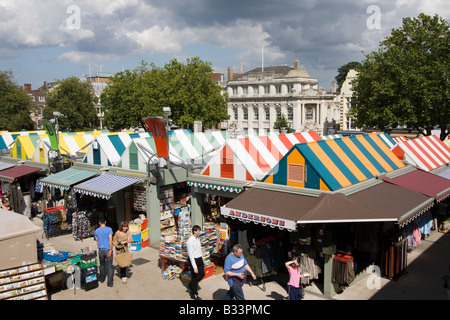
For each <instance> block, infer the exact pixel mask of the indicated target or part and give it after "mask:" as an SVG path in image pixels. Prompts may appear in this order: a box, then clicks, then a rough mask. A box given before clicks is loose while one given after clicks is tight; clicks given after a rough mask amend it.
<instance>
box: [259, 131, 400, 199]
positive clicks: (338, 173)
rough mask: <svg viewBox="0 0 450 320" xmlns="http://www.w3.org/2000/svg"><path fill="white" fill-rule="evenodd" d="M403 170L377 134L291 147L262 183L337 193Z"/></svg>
mask: <svg viewBox="0 0 450 320" xmlns="http://www.w3.org/2000/svg"><path fill="white" fill-rule="evenodd" d="M402 167H404V164H403V163H402V162H401V161H400V160H399V159H398V158H397V157H396V156H395V154H394V153H393V152H392V151H391V150H390V149H389V147H388V146H387V145H386V143H385V142H384V141H383V140H382V138H381V137H379V136H378V135H377V134H364V135H355V136H350V137H343V138H341V139H334V140H322V141H315V142H310V143H300V144H297V145H295V146H294V147H293V148H292V149H291V150H290V151H289V152H288V153H287V154H286V155H285V156H284V157H283V159H282V160H281V161H279V163H278V164H277V166H275V167H274V168H273V169H272V170H271V171H270V172H269V173H268V174H267V175H266V177H264V179H263V182H266V183H273V184H281V185H288V186H294V187H303V188H310V189H319V190H331V191H334V190H338V189H341V188H344V187H348V186H350V185H353V184H356V183H358V182H361V181H364V180H367V179H370V178H373V177H375V176H376V175H379V174H381V173H383V172H391V171H393V170H396V169H399V168H402Z"/></svg>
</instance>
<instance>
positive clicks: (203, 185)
mask: <svg viewBox="0 0 450 320" xmlns="http://www.w3.org/2000/svg"><path fill="white" fill-rule="evenodd" d="M188 185H189V186H194V187H199V188H205V189H213V190H222V191H229V192H236V193H240V192H242V189H241V188H235V187H229V186H221V185H216V184H211V183H201V182H193V181H188Z"/></svg>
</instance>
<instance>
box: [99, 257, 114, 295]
mask: <svg viewBox="0 0 450 320" xmlns="http://www.w3.org/2000/svg"><path fill="white" fill-rule="evenodd" d="M108 252H109V250H98V259H99V260H100V261H99V264H100V267H99V275H98V280H99V281H100V282H104V281H105V279H106V276H108V286H110V287H112V286H113V284H114V268H113V254H112V253H111V256H110V257H109V258H108V257H107V256H106V255H107V254H108Z"/></svg>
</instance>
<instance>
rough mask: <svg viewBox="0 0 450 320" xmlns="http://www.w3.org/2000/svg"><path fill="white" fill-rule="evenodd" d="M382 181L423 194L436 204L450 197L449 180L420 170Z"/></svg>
mask: <svg viewBox="0 0 450 320" xmlns="http://www.w3.org/2000/svg"><path fill="white" fill-rule="evenodd" d="M383 180H384V181H386V182H389V183H393V184H396V185H398V186H401V187H403V188H407V189H409V190H414V191H417V192H420V193H423V194H425V195H427V196H429V197H432V198H435V199H436V200H437V201H438V202H439V201H442V200H444V199H445V198H447V197H448V196H450V180H448V179H446V178H443V177H439V176H437V175H434V174H431V173H428V172H424V171H422V170H414V171H410V172H408V173H405V174H402V175H400V176H397V177H395V178H387V177H385V178H383Z"/></svg>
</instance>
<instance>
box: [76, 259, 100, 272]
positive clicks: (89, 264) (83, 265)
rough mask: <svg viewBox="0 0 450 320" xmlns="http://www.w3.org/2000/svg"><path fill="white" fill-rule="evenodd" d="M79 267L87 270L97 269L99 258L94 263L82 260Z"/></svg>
mask: <svg viewBox="0 0 450 320" xmlns="http://www.w3.org/2000/svg"><path fill="white" fill-rule="evenodd" d="M79 266H80V268H81V269H87V268H91V267H95V266H97V258H96V259H95V260H94V261H89V260H86V261H84V260H81V261H80V263H79Z"/></svg>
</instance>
